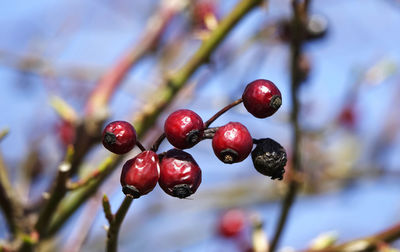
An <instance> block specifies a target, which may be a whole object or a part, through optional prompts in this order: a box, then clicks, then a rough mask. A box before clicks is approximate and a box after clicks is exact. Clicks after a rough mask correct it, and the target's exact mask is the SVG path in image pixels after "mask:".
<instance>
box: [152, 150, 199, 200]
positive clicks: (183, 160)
mask: <svg viewBox="0 0 400 252" xmlns="http://www.w3.org/2000/svg"><path fill="white" fill-rule="evenodd" d="M200 183H201V169H200V167H199V165H198V164H197V163H196V161H195V160H194V159H193V157H192V155H190V154H189V153H187V152H184V151H181V150H178V149H172V150H169V151H168V152H167V153H166V154H165V156H164V157H163V158H162V161H161V167H160V179H159V180H158V184H159V185H160V187H161V188H162V189H163V190H164V192H166V193H167V194H169V195H171V196H174V197H178V198H181V199H182V198H186V197H188V196H190V195H192V194H193V193H195V192H196V190H197V188H198V187H199V185H200Z"/></svg>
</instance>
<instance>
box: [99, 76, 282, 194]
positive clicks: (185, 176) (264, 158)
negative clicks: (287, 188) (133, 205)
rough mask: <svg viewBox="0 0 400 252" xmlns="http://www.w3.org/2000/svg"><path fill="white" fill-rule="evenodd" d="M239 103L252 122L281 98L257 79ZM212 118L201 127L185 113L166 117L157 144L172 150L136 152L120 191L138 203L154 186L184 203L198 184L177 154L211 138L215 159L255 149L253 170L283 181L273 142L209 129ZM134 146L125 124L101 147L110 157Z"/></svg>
mask: <svg viewBox="0 0 400 252" xmlns="http://www.w3.org/2000/svg"><path fill="white" fill-rule="evenodd" d="M240 102H243V104H244V106H245V108H246V109H247V111H248V112H249V113H251V114H252V115H254V116H255V117H257V118H266V117H269V116H271V115H272V114H274V113H275V112H276V111H277V110H278V109H279V107H280V106H281V104H282V97H281V93H280V91H279V89H278V88H277V87H276V86H275V84H274V83H272V82H271V81H268V80H263V79H260V80H255V81H253V82H251V83H249V84H248V85H247V87H246V89H245V90H244V93H243V96H242V98H241V99H239V100H238V101H237V103H236V104H238V103H240ZM229 108H230V107H229ZM226 110H227V109H225V110H221V111H222V112H221V113H220V114H216V115H218V116H219V115H221V114H222V113H223V112H225V111H226ZM216 117H217V116H214V118H213V119H210V120H209V121H207V122H206V123H203V120H202V119H201V117H200V116H199V115H198V114H196V113H195V112H193V111H191V110H187V109H181V110H178V111H175V112H173V113H172V114H170V115H169V116H168V118H167V120H166V121H165V124H164V134H163V135H162V136H161V137H160V138H159V139H160V140H161V141H162V139H164V137H166V138H167V140H168V141H169V142H170V143H171V144H172V145H173V146H174V147H175V149H171V150H169V151H167V152H164V153H160V154H156V151H157V149H158V145H159V144H160V142H161V141H159V143H158V145H157V144H155V145H154V146H153V147H152V149H151V150H144V148H143V147H142V148H141V149H142V150H143V151H142V152H141V153H140V154H138V155H137V156H136V157H134V158H133V159H130V160H128V161H127V162H126V163H125V164H124V166H123V168H122V173H121V185H122V191H123V192H124V193H125V194H127V195H131V196H133V197H134V198H139V197H140V196H141V195H145V194H147V193H149V192H150V191H152V190H153V188H154V187H155V186H156V184H157V182H158V184H159V185H160V187H161V188H162V189H163V190H164V191H165V192H166V193H167V194H169V195H171V196H174V197H178V198H186V197H188V196H190V195H192V194H193V193H195V192H196V190H197V188H198V187H199V185H200V183H201V169H200V167H199V165H198V164H197V163H196V161H195V160H194V158H193V157H192V156H191V155H190V154H189V153H187V152H185V151H183V150H182V149H188V148H191V147H193V146H194V145H196V144H197V143H198V142H200V141H202V140H204V139H212V147H213V150H214V153H215V155H216V156H217V157H218V158H219V159H220V160H221V161H222V162H224V163H228V164H232V163H237V162H241V161H243V160H244V159H245V158H247V157H248V156H249V154H250V153H251V152H252V148H253V144H256V148H255V149H254V150H253V152H252V159H253V163H254V167H255V168H256V170H257V171H259V172H260V173H262V174H264V175H267V176H270V177H271V178H272V179H275V178H278V179H282V178H283V173H284V172H285V170H284V166H285V165H286V152H285V150H284V149H283V147H282V146H281V145H280V144H279V143H277V142H275V141H274V140H272V139H270V138H266V139H253V138H252V137H251V135H250V133H249V131H248V130H247V128H246V127H245V126H244V125H243V124H241V123H239V122H230V123H228V124H226V125H224V126H221V127H215V128H210V127H209V124H210V123H211V122H212V121H213V120H215V119H216ZM136 144H137V145H139V143H138V142H137V140H136V131H135V129H134V127H133V126H132V125H131V124H130V123H128V122H125V121H115V122H112V123H110V124H108V125H107V126H106V127H105V129H104V131H103V145H104V147H105V148H107V149H108V150H110V151H111V152H113V153H116V154H125V153H127V152H129V151H130V150H132V148H133V147H134V146H135V145H136Z"/></svg>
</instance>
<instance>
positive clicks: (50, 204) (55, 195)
mask: <svg viewBox="0 0 400 252" xmlns="http://www.w3.org/2000/svg"><path fill="white" fill-rule="evenodd" d="M72 155H73V149H72V147H69V148H68V151H67V155H66V158H65V161H64V162H63V163H61V164H60V166H59V167H58V175H57V178H56V180H55V182H54V185H53V186H54V188H53V190H52V192H51V194H50V198H49V200H48V201H47V202H46V203H45V205H44V206H43V208H42V210H41V212H40V214H39V217H38V220H37V222H36V225H35V230H36V231H37V232H38V235H39V237H42V236H45V234H46V229H47V227H48V224H49V222H50V220H51V217H52V215H53V214H54V213H55V211H54V209H56V208H57V206H58V204H59V203H60V202H61V200H62V199H63V197H64V196H65V194H66V193H67V179H68V177H69V173H70V171H71V163H70V160H71V159H72Z"/></svg>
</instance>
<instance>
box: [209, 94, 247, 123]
mask: <svg viewBox="0 0 400 252" xmlns="http://www.w3.org/2000/svg"><path fill="white" fill-rule="evenodd" d="M242 102H243V100H242V98H240V99H237V100H236V101H234V102H232V103H231V104H229V105H227V106H225V107H224V108H222V109H221V110H220V111H218V112H217V113H216V114H215V115H213V116H212V117H211V118H210V119H208V120H207V121H206V122H205V123H204V126H205V127H206V128H208V127H209V126H210V124H211V123H213V122H214V121H215V120H217V119H218V117H220V116H221V115H222V114H223V113H225V112H226V111H228V110H230V109H231V108H233V107H235V106H236V105H238V104H240V103H242Z"/></svg>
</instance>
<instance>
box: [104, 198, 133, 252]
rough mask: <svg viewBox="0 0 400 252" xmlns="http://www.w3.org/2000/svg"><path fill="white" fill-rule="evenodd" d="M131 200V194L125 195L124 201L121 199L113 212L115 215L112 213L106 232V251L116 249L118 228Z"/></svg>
mask: <svg viewBox="0 0 400 252" xmlns="http://www.w3.org/2000/svg"><path fill="white" fill-rule="evenodd" d="M132 202H133V197H132V196H129V195H127V196H125V199H124V201H122V203H121V206H120V207H119V209H118V211H117V212H116V213H115V215H113V218H112V221H111V222H110V227H109V228H108V232H107V252H116V251H117V247H118V234H119V229H120V227H121V224H122V221H123V220H124V218H125V215H126V213H127V212H128V209H129V207H130V205H131V203H132ZM110 211H111V210H110ZM106 215H107V213H106Z"/></svg>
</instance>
